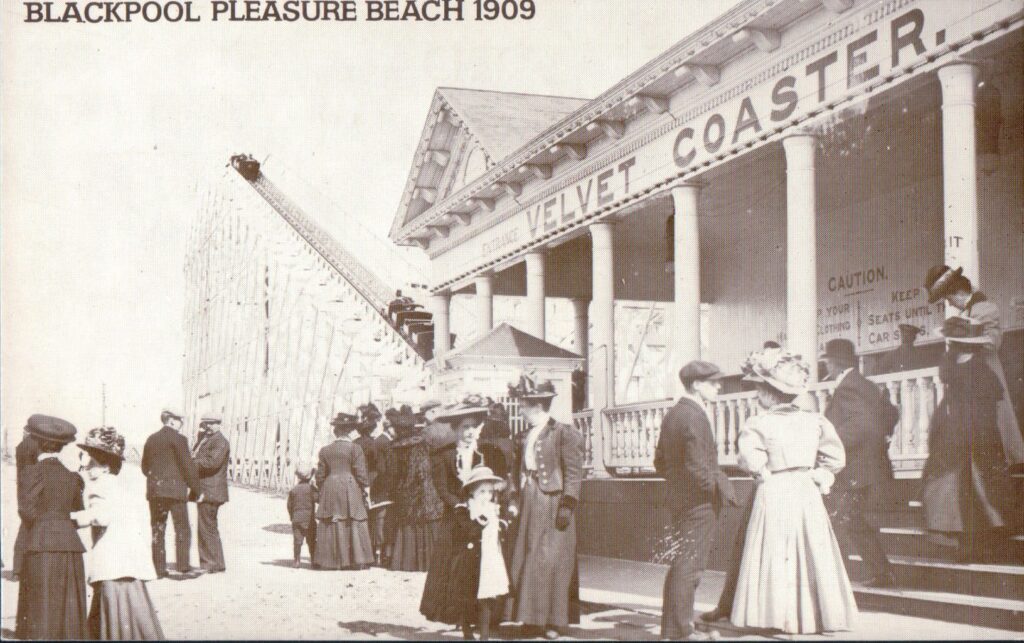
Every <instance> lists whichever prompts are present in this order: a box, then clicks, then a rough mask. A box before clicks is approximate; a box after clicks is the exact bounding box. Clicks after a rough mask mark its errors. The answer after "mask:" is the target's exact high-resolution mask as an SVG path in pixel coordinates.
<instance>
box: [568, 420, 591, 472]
mask: <svg viewBox="0 0 1024 643" xmlns="http://www.w3.org/2000/svg"><path fill="white" fill-rule="evenodd" d="M572 424H573V426H575V427H576V428H577V430H579V432H580V433H582V434H583V468H584V469H586V470H588V471H589V470H591V469H593V468H594V412H593V411H592V410H590V409H584V410H583V411H579V412H577V413H573V414H572Z"/></svg>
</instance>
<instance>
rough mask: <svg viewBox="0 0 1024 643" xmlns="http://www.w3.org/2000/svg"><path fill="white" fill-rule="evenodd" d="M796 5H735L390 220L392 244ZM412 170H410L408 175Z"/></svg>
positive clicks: (762, 0) (770, 0)
mask: <svg viewBox="0 0 1024 643" xmlns="http://www.w3.org/2000/svg"><path fill="white" fill-rule="evenodd" d="M796 1H798V0H747V1H746V2H741V3H740V4H739V5H737V6H735V7H733V8H732V9H731V10H729V11H727V12H726V13H725V14H723V15H722V16H720V17H719V18H718V19H716V20H715V21H713V22H712V23H711V24H709V25H708V26H706V27H705V28H704V29H701V30H700V31H698V32H696V33H694V34H692V35H690V36H689V37H687V38H685V39H683V40H682V41H680V42H679V43H677V44H676V45H675V46H673V47H672V48H671V49H669V50H668V51H666V52H665V53H664V54H662V55H661V56H658V57H657V58H655V59H654V60H652V61H651V62H649V63H647V64H646V65H644V66H643V67H641V68H640V69H639V70H637V71H636V72H634V73H633V74H630V75H629V76H627V77H626V78H625V79H623V80H622V81H620V82H619V83H618V84H616V85H615V86H613V87H612V88H611V89H609V90H607V91H606V92H604V93H603V94H601V95H600V96H598V97H597V98H595V99H594V100H592V101H590V102H589V103H587V104H586V105H584V106H583V107H581V108H580V109H579V110H577V111H576V112H573V113H572V114H570V115H569V116H567V117H566V118H564V119H562V120H561V121H559V122H558V123H555V124H554V125H552V126H551V127H549V128H548V129H547V130H545V131H544V132H542V133H541V134H539V135H538V136H537V137H535V138H534V139H533V140H532V141H531V142H529V143H527V144H526V145H524V146H523V147H521V148H520V149H519V150H518V151H517V152H514V153H513V154H511V155H510V156H508V157H507V158H505V159H503V160H501V161H500V162H498V163H497V164H496V165H495V166H494V167H493V168H491V170H490V171H488V172H487V173H486V174H484V175H483V176H482V177H480V178H478V179H476V180H475V181H473V182H472V183H471V184H469V185H468V186H465V187H464V188H463V189H462V190H460V191H459V192H458V193H456V194H454V195H451V196H450V197H449V198H446V199H445V200H444V201H443V202H442V203H440V204H436V205H435V206H434V207H433V208H430V209H429V210H427V211H425V212H424V213H423V214H421V215H420V216H419V217H417V219H416V221H414V222H410V224H409V225H407V226H402V225H401V224H400V223H399V218H398V217H397V216H396V219H395V225H394V226H393V227H392V231H391V236H392V238H396V240H397V238H405V237H408V236H410V234H412V233H415V232H416V231H418V230H419V229H421V228H423V227H425V226H426V225H427V224H428V221H430V220H433V219H436V218H439V217H441V216H444V215H445V214H446V213H447V211H448V210H450V209H451V208H453V207H456V206H460V205H462V204H463V203H465V202H466V201H467V200H468V199H470V198H472V197H473V196H476V195H477V194H478V193H479V192H480V191H481V190H486V189H490V188H491V187H492V186H493V185H494V184H495V183H497V182H498V181H499V179H500V178H502V177H504V176H506V175H508V174H510V173H511V172H513V171H515V170H516V169H517V168H519V167H520V166H522V165H523V164H525V163H527V162H528V161H529V160H530V159H532V158H534V157H535V156H537V155H538V154H540V153H542V152H543V151H545V150H547V149H548V148H550V147H551V146H552V145H555V144H557V143H558V142H559V141H561V140H562V139H563V138H564V137H565V136H567V135H568V134H571V133H572V132H575V131H577V130H579V129H580V128H582V127H585V126H586V125H588V124H589V123H592V122H594V121H596V120H599V119H600V118H601V117H602V116H603V115H605V114H607V113H608V112H609V111H611V110H612V109H614V108H616V107H618V106H619V105H620V104H622V103H624V102H626V101H627V100H630V99H631V98H633V97H634V96H636V95H637V94H641V93H643V90H644V89H645V88H647V87H648V86H649V85H650V84H651V83H653V82H655V81H657V80H659V79H660V78H662V77H663V76H665V75H666V74H668V73H672V72H673V71H674V70H675V69H677V68H678V67H679V66H680V65H682V64H684V63H685V62H686V61H688V60H690V59H691V58H693V57H694V56H697V55H699V54H700V53H702V52H704V51H705V50H707V49H708V48H709V47H711V46H712V45H714V44H715V43H717V42H718V41H720V40H723V39H725V38H731V37H732V34H733V33H735V32H736V31H738V30H739V29H742V28H743V27H745V26H747V25H748V24H749V23H750V22H752V21H754V20H756V19H757V18H759V17H760V16H761V15H762V14H764V13H765V12H767V11H768V10H770V9H772V8H773V7H775V6H777V5H779V4H782V3H783V2H796ZM436 98H440V100H442V101H443V98H441V97H440V92H438V94H437V97H436ZM431 129H432V127H431ZM427 138H428V140H429V132H427ZM424 146H425V143H424V142H423V140H421V141H420V147H421V150H417V159H419V158H420V156H421V153H422V150H423V148H424ZM416 169H417V168H414V171H415V170H416ZM407 192H408V190H407ZM407 198H408V194H407V195H406V197H403V204H402V207H400V208H399V214H401V213H402V212H403V211H404V209H405V206H406V205H407Z"/></svg>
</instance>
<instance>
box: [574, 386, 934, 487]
mask: <svg viewBox="0 0 1024 643" xmlns="http://www.w3.org/2000/svg"><path fill="white" fill-rule="evenodd" d="M868 379H870V380H872V381H873V382H875V383H876V384H878V385H879V386H880V387H882V388H883V389H885V390H886V391H888V394H889V400H890V401H891V402H892V403H893V405H895V406H896V407H897V408H898V409H899V412H900V420H899V423H898V424H897V425H896V428H895V430H894V433H893V438H892V442H891V443H890V445H889V457H890V459H891V460H892V464H893V473H894V475H895V476H896V477H898V478H914V477H919V476H920V473H921V470H922V468H923V467H924V462H925V460H927V458H928V425H929V422H930V421H931V417H932V414H933V413H934V411H935V407H936V406H937V405H938V403H939V401H940V400H941V399H942V384H941V381H940V380H939V371H938V369H937V368H927V369H921V370H916V371H905V372H902V373H892V374H889V375H878V376H872V377H870V378H868ZM834 390H835V382H820V383H818V384H814V385H812V386H811V387H810V390H809V391H808V392H807V394H806V395H804V396H801V397H800V398H798V400H797V403H798V404H800V405H801V406H803V407H805V408H809V409H813V410H816V411H822V410H824V409H825V407H826V406H827V405H828V402H829V400H830V399H831V398H832V392H833V391H834ZM674 403H675V402H674V401H673V400H658V401H654V402H642V403H637V404H629V405H626V406H619V407H615V408H611V409H606V410H605V411H604V420H605V423H604V424H605V438H606V439H605V440H604V445H605V446H604V462H605V466H606V467H607V468H608V469H609V470H611V471H613V472H614V473H616V474H617V475H645V474H650V473H652V472H653V471H654V468H653V463H654V449H655V446H656V445H657V443H658V435H659V434H660V432H661V422H662V420H663V419H664V418H665V414H666V413H667V412H668V410H669V409H670V408H672V406H673V405H674ZM758 412H760V407H759V405H758V403H757V393H756V392H754V391H745V392H743V393H730V394H727V395H721V396H719V397H718V399H717V400H715V401H714V402H712V403H711V408H710V409H709V414H710V415H711V420H712V428H713V430H714V433H715V440H716V441H717V442H718V458H719V463H720V464H723V465H726V466H729V465H736V464H737V463H738V452H737V445H736V441H737V438H738V437H739V432H740V430H741V429H742V427H743V423H744V422H745V421H746V419H747V418H749V417H750V416H752V415H756V414H757V413H758ZM583 416H585V417H583ZM573 421H574V423H575V424H576V426H577V427H578V428H580V429H581V430H582V431H584V435H585V436H587V438H588V445H589V444H590V436H591V434H592V431H593V429H592V424H593V422H592V413H591V412H585V413H580V414H576V415H574V416H573ZM588 454H590V452H589V451H588ZM591 457H592V456H591ZM591 461H592V460H591V459H590V458H588V462H591Z"/></svg>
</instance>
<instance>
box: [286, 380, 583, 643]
mask: <svg viewBox="0 0 1024 643" xmlns="http://www.w3.org/2000/svg"><path fill="white" fill-rule="evenodd" d="M509 395H510V396H512V397H515V398H516V399H518V400H519V405H520V409H521V412H522V415H523V418H524V420H525V423H526V427H527V429H526V430H525V431H523V432H522V433H521V434H520V435H518V436H516V437H515V440H513V437H512V435H511V431H510V423H509V418H508V414H507V411H506V410H505V407H504V406H503V405H502V404H500V403H496V402H494V401H492V400H490V399H489V398H484V397H481V396H479V395H468V396H466V397H464V398H463V399H462V400H461V401H460V402H458V403H456V404H451V405H447V406H445V405H441V404H440V403H438V402H434V401H431V402H426V403H424V404H422V405H420V407H419V408H418V409H417V410H415V411H414V410H413V409H412V408H411V407H409V406H408V405H403V406H400V407H398V408H393V409H389V410H388V411H387V412H385V413H381V412H380V411H379V409H378V408H377V407H376V406H375V405H373V404H367V405H364V406H362V407H360V408H359V409H358V412H357V413H356V414H347V413H339V414H338V415H337V416H336V417H335V418H334V419H333V420H332V426H333V427H334V436H335V438H336V439H335V441H334V442H332V443H330V444H328V445H327V446H325V447H323V448H322V449H321V450H320V453H319V458H318V462H317V464H316V466H315V467H313V466H310V465H307V464H302V465H300V466H299V467H298V472H297V473H298V475H297V478H298V483H297V484H296V485H295V487H294V488H293V489H292V490H291V492H290V493H289V495H288V503H287V508H288V513H289V518H290V520H291V522H292V530H293V534H294V542H293V545H294V547H293V552H292V553H293V557H294V561H293V564H294V566H295V567H301V566H302V562H301V553H302V544H303V543H308V545H309V550H310V559H311V567H313V568H314V569H328V570H338V569H345V570H361V569H366V568H367V567H369V566H370V565H379V566H382V567H384V568H387V569H391V570H398V571H419V572H426V581H425V584H424V590H423V595H422V597H421V601H420V611H421V612H422V614H423V615H424V616H426V617H427V618H428V619H430V620H432V621H436V622H440V623H446V624H450V625H453V626H458V627H460V628H462V631H463V633H464V635H465V637H466V638H467V639H472V638H473V637H474V630H478V631H479V635H480V637H481V638H482V639H487V638H489V636H490V632H491V631H492V628H497V627H499V626H500V625H501V623H503V622H507V621H515V622H518V623H521V624H522V626H523V628H524V632H525V634H526V635H530V634H538V635H539V634H543V635H544V636H545V637H547V638H550V639H554V638H557V637H558V636H560V635H561V634H564V633H565V631H566V629H567V627H568V626H569V624H570V623H577V622H578V621H579V575H578V569H577V561H576V520H575V510H576V506H577V503H578V500H579V496H580V486H581V482H582V478H583V436H582V435H581V434H580V433H579V431H577V430H576V429H575V428H573V427H571V426H569V425H566V424H562V423H559V422H556V421H555V420H554V419H552V418H551V417H550V415H549V411H550V408H551V403H552V400H553V398H554V397H555V389H554V386H553V385H552V384H551V382H548V381H540V380H537V379H535V378H533V377H531V376H528V375H524V376H522V377H521V378H520V379H519V381H518V382H516V383H515V385H514V386H510V390H509Z"/></svg>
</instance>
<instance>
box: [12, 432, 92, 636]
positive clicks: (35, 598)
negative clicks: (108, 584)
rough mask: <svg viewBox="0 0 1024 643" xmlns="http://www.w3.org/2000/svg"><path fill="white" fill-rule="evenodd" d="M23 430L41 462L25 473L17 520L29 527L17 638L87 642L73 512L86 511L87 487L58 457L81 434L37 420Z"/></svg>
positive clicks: (80, 547) (79, 549)
mask: <svg viewBox="0 0 1024 643" xmlns="http://www.w3.org/2000/svg"><path fill="white" fill-rule="evenodd" d="M25 430H26V431H27V432H29V433H31V434H32V435H34V436H35V438H36V439H37V440H38V441H39V461H38V463H37V464H34V465H30V466H29V467H28V468H27V469H26V470H25V474H24V475H25V477H24V482H25V488H24V489H19V490H18V515H19V516H20V517H21V520H22V521H23V522H24V523H25V524H26V525H28V536H27V539H26V543H25V558H24V561H23V562H22V569H21V585H20V587H19V588H18V615H17V637H18V638H19V639H50V640H54V639H84V638H88V628H87V627H86V621H85V618H86V612H85V610H86V605H85V562H84V560H83V558H82V554H83V553H84V552H85V546H84V545H83V544H82V539H81V538H79V537H78V527H77V525H76V524H75V521H74V520H73V519H72V518H71V513H72V512H75V511H80V510H81V509H82V489H83V488H84V486H85V483H84V482H83V481H82V476H80V475H79V474H78V473H76V472H73V471H69V470H68V469H67V467H65V466H64V464H63V463H62V462H61V460H60V458H59V457H58V456H59V454H60V452H61V450H62V449H63V448H64V447H65V446H66V445H68V444H70V443H72V442H74V441H75V434H76V433H77V429H75V427H74V425H72V424H71V423H70V422H67V421H66V420H62V419H60V418H55V417H50V416H47V415H33V416H32V417H30V418H29V420H28V424H27V425H26V427H25Z"/></svg>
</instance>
